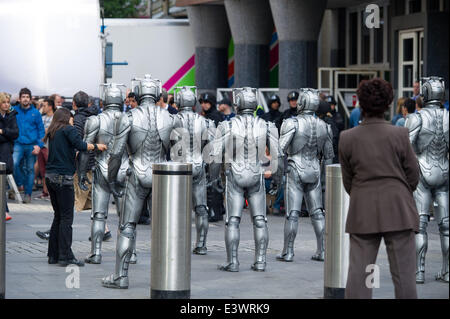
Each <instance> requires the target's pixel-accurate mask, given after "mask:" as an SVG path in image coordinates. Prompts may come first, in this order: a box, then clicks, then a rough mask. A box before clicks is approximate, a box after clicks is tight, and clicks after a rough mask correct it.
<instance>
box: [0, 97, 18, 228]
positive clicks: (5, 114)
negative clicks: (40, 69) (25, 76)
mask: <svg viewBox="0 0 450 319" xmlns="http://www.w3.org/2000/svg"><path fill="white" fill-rule="evenodd" d="M9 101H10V97H9V94H7V93H3V92H1V93H0V162H3V163H6V174H12V173H13V170H14V162H13V157H12V154H13V150H14V140H15V139H16V138H17V137H18V136H19V128H18V127H17V120H16V114H17V112H16V111H15V110H11V106H10V104H9ZM8 213H9V210H8V204H6V220H10V219H11V216H9V214H8Z"/></svg>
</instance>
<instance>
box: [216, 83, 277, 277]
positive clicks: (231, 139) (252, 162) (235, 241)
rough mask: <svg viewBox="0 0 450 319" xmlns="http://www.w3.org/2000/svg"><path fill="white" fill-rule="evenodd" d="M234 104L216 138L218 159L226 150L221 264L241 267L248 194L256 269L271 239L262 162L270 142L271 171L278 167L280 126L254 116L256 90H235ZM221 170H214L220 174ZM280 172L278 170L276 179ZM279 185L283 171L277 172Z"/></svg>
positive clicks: (261, 267) (263, 264)
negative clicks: (231, 115)
mask: <svg viewBox="0 0 450 319" xmlns="http://www.w3.org/2000/svg"><path fill="white" fill-rule="evenodd" d="M233 104H234V105H235V106H236V108H237V113H238V115H236V117H234V118H232V119H231V121H224V122H221V123H220V124H219V126H218V130H217V133H218V135H217V136H216V139H215V142H214V151H213V154H214V157H215V163H219V162H221V160H222V157H223V156H222V154H223V153H222V152H223V151H225V165H226V166H225V176H226V187H225V201H226V220H225V225H226V228H225V246H226V250H227V263H226V264H225V265H222V266H220V267H219V269H220V270H224V271H232V272H237V271H239V261H238V246H239V237H240V232H239V223H240V220H241V216H242V209H243V207H244V200H245V197H247V199H248V203H249V208H250V213H251V216H252V221H253V231H254V239H255V262H254V263H253V265H252V266H251V268H252V269H253V270H254V271H265V268H266V251H267V245H268V241H269V235H268V229H267V218H266V192H265V186H264V175H263V167H262V164H264V162H267V160H268V159H267V157H266V156H265V154H266V146H267V147H268V148H269V150H270V153H271V162H270V165H271V171H272V172H273V173H275V172H276V171H277V165H278V162H282V160H280V159H279V158H278V156H279V152H278V151H279V150H278V130H277V128H276V126H275V125H274V124H273V123H271V122H266V121H264V120H263V119H261V118H259V117H254V116H253V112H254V111H255V109H256V106H257V101H256V90H255V89H252V88H247V87H245V88H242V89H234V90H233ZM214 166H215V165H214ZM216 175H217V173H215V174H213V176H216ZM275 175H276V174H274V179H275V177H276V176H275ZM277 176H278V178H277V183H278V185H279V181H280V177H281V174H279V175H277Z"/></svg>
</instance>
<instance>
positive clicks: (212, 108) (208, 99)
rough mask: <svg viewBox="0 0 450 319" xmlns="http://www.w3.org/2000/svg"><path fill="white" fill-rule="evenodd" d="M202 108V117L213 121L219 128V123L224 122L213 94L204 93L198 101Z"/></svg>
mask: <svg viewBox="0 0 450 319" xmlns="http://www.w3.org/2000/svg"><path fill="white" fill-rule="evenodd" d="M198 101H199V103H200V105H201V107H202V115H204V116H205V117H206V118H207V119H210V120H213V121H214V125H215V126H216V127H217V125H219V122H222V121H223V117H222V114H221V113H220V112H219V111H218V110H217V107H216V97H215V96H214V94H211V93H203V94H201V95H200V98H199V99H198Z"/></svg>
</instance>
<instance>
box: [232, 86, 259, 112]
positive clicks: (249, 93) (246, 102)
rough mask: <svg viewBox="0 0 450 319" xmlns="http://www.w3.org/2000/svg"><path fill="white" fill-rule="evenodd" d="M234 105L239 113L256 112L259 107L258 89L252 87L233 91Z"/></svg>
mask: <svg viewBox="0 0 450 319" xmlns="http://www.w3.org/2000/svg"><path fill="white" fill-rule="evenodd" d="M233 105H234V106H235V107H236V110H237V112H238V113H241V112H243V111H252V112H253V111H254V110H256V107H257V106H258V102H257V100H256V89H254V88H250V87H243V88H237V89H233Z"/></svg>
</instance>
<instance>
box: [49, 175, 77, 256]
mask: <svg viewBox="0 0 450 319" xmlns="http://www.w3.org/2000/svg"><path fill="white" fill-rule="evenodd" d="M69 178H70V177H69ZM56 179H57V177H55V178H52V177H50V178H49V176H48V175H47V176H46V178H45V182H46V184H47V188H48V192H49V194H50V201H51V203H52V207H53V210H54V213H55V214H54V217H53V223H52V227H51V228H50V238H49V240H48V254H47V256H48V257H51V258H54V259H56V260H69V259H72V258H75V257H74V255H73V252H72V224H73V207H74V203H75V195H74V190H73V178H72V180H71V181H72V183H70V182H68V181H67V180H66V181H65V182H61V181H57V180H56Z"/></svg>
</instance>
